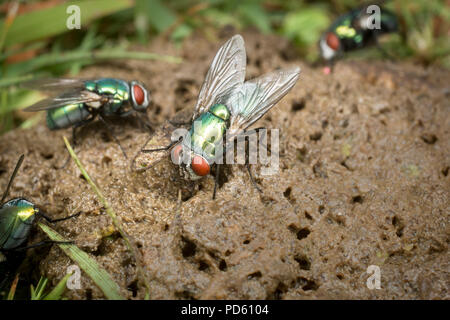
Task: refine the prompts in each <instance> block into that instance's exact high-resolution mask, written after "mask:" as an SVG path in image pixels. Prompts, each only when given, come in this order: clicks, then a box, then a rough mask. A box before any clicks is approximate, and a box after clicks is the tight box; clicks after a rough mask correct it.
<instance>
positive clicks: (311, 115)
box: [0, 32, 450, 299]
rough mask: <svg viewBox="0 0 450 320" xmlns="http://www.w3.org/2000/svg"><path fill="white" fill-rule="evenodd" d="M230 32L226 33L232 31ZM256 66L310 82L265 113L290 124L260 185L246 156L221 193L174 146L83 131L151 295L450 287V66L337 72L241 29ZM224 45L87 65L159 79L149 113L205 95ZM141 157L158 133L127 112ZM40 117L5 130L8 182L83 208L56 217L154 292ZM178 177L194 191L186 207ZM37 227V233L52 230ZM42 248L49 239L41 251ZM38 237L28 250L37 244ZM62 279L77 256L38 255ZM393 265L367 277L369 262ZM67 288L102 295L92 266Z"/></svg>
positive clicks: (394, 294)
mask: <svg viewBox="0 0 450 320" xmlns="http://www.w3.org/2000/svg"><path fill="white" fill-rule="evenodd" d="M231 35H232V34H230V33H228V34H224V35H223V37H222V38H221V39H220V43H223V42H224V41H225V40H226V39H227V38H228V37H229V36H231ZM243 36H244V39H245V41H246V49H247V55H248V69H247V78H253V77H255V76H258V75H261V74H263V73H265V72H268V71H272V70H274V69H276V68H278V67H286V66H294V65H299V66H300V67H301V68H302V73H301V75H300V80H299V81H298V82H297V84H296V86H295V87H294V88H293V90H292V91H291V92H290V93H289V94H288V95H287V96H286V97H285V98H284V99H283V100H282V101H281V102H280V103H279V104H278V105H277V106H276V107H275V108H273V109H272V110H271V111H270V112H269V113H268V114H267V115H266V116H265V117H263V118H262V119H261V120H260V121H259V122H258V123H257V126H266V127H268V128H279V129H280V152H281V155H280V171H279V174H277V175H273V176H267V177H262V176H261V175H260V169H261V168H260V166H253V167H252V170H253V172H254V175H255V176H256V178H257V179H256V180H257V182H258V183H259V185H260V186H261V187H262V188H263V194H260V193H259V192H258V191H257V190H256V189H255V188H254V187H253V186H252V184H251V181H250V179H249V176H248V174H247V172H246V169H245V167H244V166H242V165H236V166H228V167H227V168H226V169H225V177H223V179H222V181H221V186H220V188H219V189H218V193H217V199H216V200H215V201H213V200H212V199H211V197H212V190H213V187H214V177H213V176H208V177H207V178H204V179H202V180H200V182H198V183H193V182H186V181H184V180H182V179H181V178H180V176H179V174H178V169H177V168H176V166H175V165H173V164H172V163H171V162H170V160H169V159H168V160H167V161H163V162H161V163H160V165H158V166H156V167H155V168H153V169H150V170H147V171H145V172H143V173H136V172H132V171H131V169H130V159H129V160H126V159H125V158H124V156H123V155H122V153H121V151H120V149H119V148H118V146H117V144H116V143H115V142H114V141H113V140H111V139H110V138H109V136H108V134H107V131H106V130H105V128H104V127H103V126H102V125H101V123H93V124H90V125H88V126H86V127H85V128H83V129H82V130H81V133H80V135H79V139H78V140H79V145H78V146H77V147H76V152H77V154H78V155H79V157H80V159H81V161H82V162H83V164H84V165H85V167H86V169H87V171H88V172H89V174H90V175H91V177H92V178H93V179H95V181H96V182H97V184H98V185H99V186H100V188H101V189H102V190H103V192H104V194H105V195H106V196H107V198H108V200H109V201H110V202H111V204H112V207H113V208H114V209H115V211H116V212H117V214H118V215H119V216H120V218H121V220H122V222H123V224H124V227H125V230H126V232H127V233H128V234H130V235H131V236H132V237H133V238H134V239H135V240H136V242H137V244H138V247H139V248H140V250H141V253H142V255H143V258H144V262H145V267H146V272H147V275H148V278H149V279H150V282H151V283H150V284H151V298H152V299H185V298H193V299H311V298H327V299H352V298H359V299H381V298H385V299H394V298H403V299H421V298H425V299H428V298H431V299H449V298H450V297H449V293H448V288H449V279H450V277H449V270H450V269H449V255H448V243H449V228H448V223H449V219H448V217H449V209H450V206H449V190H450V185H449V179H450V177H449V174H448V173H449V166H450V154H449V147H450V145H449V138H450V131H449V130H450V117H449V112H450V103H449V97H450V91H449V87H448V84H449V83H450V76H449V73H448V71H445V70H440V69H438V68H424V67H421V66H417V65H413V64H411V63H404V62H402V63H400V62H397V63H394V62H388V61H376V62H373V61H370V62H367V61H365V62H364V61H357V62H351V61H347V62H340V63H338V64H337V65H336V68H335V70H334V73H333V74H331V75H329V76H327V75H324V74H323V73H322V72H321V69H313V68H311V67H309V66H307V65H306V64H305V63H304V62H302V61H301V60H297V58H296V57H295V54H294V53H293V50H292V49H291V48H290V47H289V45H288V44H287V42H286V41H285V40H281V39H279V38H277V37H273V36H269V37H267V36H261V35H259V34H255V33H252V32H248V33H244V34H243ZM219 46H220V44H219V43H212V42H209V41H207V40H206V39H204V38H201V37H193V38H192V39H190V40H189V41H187V42H186V43H185V45H184V46H183V47H182V48H181V49H175V48H174V47H172V46H170V45H168V44H167V43H166V42H165V41H163V40H158V41H155V42H154V43H153V44H152V45H151V46H150V47H148V48H141V49H143V50H149V51H152V52H159V53H168V54H174V55H181V56H182V57H183V59H184V62H183V63H181V64H179V65H175V64H168V63H165V62H158V61H130V62H123V61H120V62H116V63H104V64H99V65H96V66H92V67H89V68H87V69H86V70H84V71H83V72H82V74H81V75H80V77H82V78H90V77H94V78H95V77H117V78H124V79H129V80H131V79H139V80H141V81H142V82H143V83H145V84H146V86H147V87H148V88H149V89H150V90H151V92H152V97H153V102H154V104H153V105H152V107H151V108H150V109H149V111H148V117H149V119H150V120H151V122H153V123H155V124H161V123H163V121H164V120H166V119H168V118H170V117H172V116H173V115H174V114H175V112H177V111H179V110H181V109H183V108H184V107H188V106H191V107H192V106H193V105H194V104H195V101H196V98H197V94H198V92H199V89H200V86H201V84H202V81H203V78H204V75H205V73H206V70H207V68H208V67H209V63H210V61H211V60H212V57H213V56H214V54H215V52H216V51H217V49H218V48H219ZM114 122H115V124H116V125H115V126H114V132H115V134H116V135H117V136H118V138H119V140H120V142H121V144H122V146H123V147H124V149H125V150H126V152H127V153H128V155H129V157H130V158H131V157H134V156H135V155H136V154H137V153H138V151H139V150H140V148H141V147H142V146H143V145H144V143H145V141H146V140H147V139H148V137H149V132H147V131H146V130H145V129H142V128H139V126H138V125H137V123H136V122H133V121H130V120H124V119H122V120H115V121H114ZM63 135H65V136H67V137H70V135H71V132H70V130H65V131H64V130H63V131H56V132H51V131H49V130H48V129H47V128H46V126H45V123H44V121H42V123H41V124H40V125H38V126H36V127H34V128H32V129H30V130H15V131H12V132H9V133H8V134H6V135H4V136H2V137H0V150H1V155H0V180H1V184H0V187H1V190H3V189H4V187H5V185H6V182H7V180H8V178H9V172H10V171H11V170H12V168H13V166H14V165H15V162H16V161H17V158H18V156H19V155H20V154H21V153H25V155H26V158H25V162H24V165H23V167H22V170H21V172H20V173H19V175H18V177H17V179H16V181H15V184H14V186H13V188H12V190H11V196H24V197H26V198H27V199H29V200H31V201H33V202H35V203H36V204H38V205H39V206H41V207H42V208H45V210H46V212H48V214H49V215H50V216H52V217H62V216H64V215H67V214H68V213H73V212H75V211H79V210H81V211H82V215H81V216H80V217H78V218H76V219H74V220H69V221H64V222H62V223H60V224H58V225H57V226H55V228H56V230H58V232H60V233H61V234H63V235H64V236H65V237H67V238H69V239H74V240H75V242H76V244H77V245H78V246H79V247H80V248H82V249H83V250H85V251H87V252H88V253H90V255H91V256H92V257H94V258H95V259H96V260H97V262H98V263H99V264H100V265H101V266H103V267H104V268H105V269H106V270H107V271H108V272H109V273H110V274H111V275H112V277H113V278H114V280H115V281H116V282H117V283H118V284H119V285H120V288H121V293H122V294H123V295H124V296H125V297H127V298H136V299H142V298H144V295H145V288H144V286H143V284H142V283H140V282H139V281H138V280H137V277H136V266H135V261H134V260H133V259H131V257H130V255H129V254H128V252H127V250H126V247H125V244H124V241H123V239H121V238H120V236H119V235H118V233H117V232H114V231H113V229H111V226H112V222H111V220H110V218H109V217H108V215H107V214H106V213H105V211H104V208H102V206H101V205H100V204H99V201H98V200H97V199H96V197H95V195H94V193H93V192H92V191H91V189H90V187H89V186H88V184H87V183H86V181H85V180H84V179H83V178H82V177H81V174H80V172H79V170H78V169H77V168H76V166H75V164H74V163H73V162H70V164H69V165H68V166H67V167H65V168H64V169H57V167H58V166H61V165H62V164H63V163H64V161H65V160H66V158H67V155H68V154H67V151H66V149H65V147H64V143H63V140H62V138H61V137H62V136H63ZM178 190H182V202H181V207H179V204H178ZM44 237H45V236H44V235H43V233H42V232H35V233H34V234H33V237H32V238H31V239H30V241H31V242H33V241H37V240H39V239H42V238H44ZM37 252H40V251H37ZM36 254H38V253H36V251H34V252H33V251H30V252H29V255H36ZM35 260H37V261H38V266H39V270H40V272H41V273H42V274H44V275H46V276H47V277H49V278H50V279H51V280H52V281H51V282H52V284H53V285H55V284H56V283H57V281H58V280H59V279H61V277H62V276H63V275H64V274H65V273H66V269H67V267H68V266H70V265H71V264H73V262H72V261H71V260H70V259H69V258H68V257H67V256H66V255H65V254H64V253H63V252H62V251H61V250H60V249H59V248H58V247H57V246H53V247H52V248H51V249H50V250H47V251H45V252H44V253H41V255H40V256H39V257H38V258H36V259H35ZM370 265H377V266H379V267H380V271H381V289H379V290H377V289H375V290H369V289H368V287H367V285H366V280H367V278H368V277H369V274H368V273H367V272H366V271H367V268H368V266H370ZM81 286H82V289H80V290H67V291H66V295H67V296H68V297H69V298H71V299H86V298H89V299H90V298H92V299H96V298H103V297H104V296H103V294H102V292H101V291H100V289H98V288H97V287H96V286H95V284H94V283H93V282H92V280H90V278H88V277H87V276H86V275H85V274H83V275H82V281H81Z"/></svg>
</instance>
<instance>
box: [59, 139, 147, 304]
mask: <svg viewBox="0 0 450 320" xmlns="http://www.w3.org/2000/svg"><path fill="white" fill-rule="evenodd" d="M64 143H65V144H66V147H67V150H69V153H70V156H71V157H72V159H73V160H74V161H75V163H76V165H77V167H78V169H80V171H81V174H82V175H83V177H84V178H85V179H86V181H87V182H88V183H89V185H90V186H91V188H92V190H93V191H94V192H95V194H96V195H97V198H98V199H99V200H100V202H101V203H102V205H103V207H104V208H105V209H106V213H107V214H108V215H109V216H110V218H111V219H112V221H113V224H114V227H115V228H116V230H117V231H119V233H120V235H121V237H122V239H123V240H124V241H125V244H126V246H127V248H128V250H129V251H130V254H131V256H132V257H133V258H134V260H135V261H136V267H137V271H138V276H139V278H140V280H141V281H142V282H143V283H144V284H145V286H146V288H147V292H146V296H147V297H149V296H150V284H149V281H148V279H147V276H146V275H145V271H144V265H143V262H142V259H141V256H140V254H139V251H138V249H137V246H136V244H135V243H134V241H132V239H131V238H130V236H129V235H128V234H127V233H126V232H125V230H124V229H123V226H122V223H121V222H120V220H119V218H118V217H117V215H116V213H115V212H114V210H113V208H112V207H111V205H110V204H109V202H108V200H106V198H105V197H104V196H103V193H102V192H101V191H100V189H99V187H98V186H97V185H96V184H95V183H94V181H92V179H91V177H90V176H89V174H88V173H87V171H86V169H85V168H84V166H83V164H82V163H81V161H80V159H78V157H77V155H76V154H75V152H74V151H73V149H72V146H71V145H70V143H69V141H68V140H67V138H66V137H64Z"/></svg>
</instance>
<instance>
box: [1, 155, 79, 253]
mask: <svg viewBox="0 0 450 320" xmlns="http://www.w3.org/2000/svg"><path fill="white" fill-rule="evenodd" d="M23 159H24V155H22V156H20V158H19V161H18V162H17V164H16V167H15V169H14V171H13V173H12V175H11V178H10V180H9V182H8V185H7V187H6V190H5V192H4V193H3V197H2V199H1V201H0V262H3V261H5V260H6V257H7V256H8V254H9V253H11V252H15V251H23V250H26V249H29V248H35V247H39V246H42V245H45V244H50V243H55V242H54V241H50V240H45V241H42V242H39V243H35V244H32V245H29V246H24V244H25V242H26V241H27V239H28V236H29V235H30V231H31V228H32V226H33V224H34V222H35V220H36V218H37V217H42V218H44V219H45V220H47V221H48V222H50V223H54V222H58V221H63V220H67V219H70V218H73V217H75V216H78V215H79V213H77V214H74V215H71V216H68V217H65V218H61V219H52V218H50V217H48V216H47V215H46V214H44V213H43V212H42V211H41V210H40V209H39V208H38V207H37V206H36V205H34V204H33V203H32V202H30V201H28V200H26V199H24V198H14V199H11V200H9V201H6V202H5V200H6V197H7V196H8V193H9V189H10V188H11V185H12V183H13V181H14V178H15V177H16V174H17V172H18V171H19V168H20V166H21V165H22V162H23Z"/></svg>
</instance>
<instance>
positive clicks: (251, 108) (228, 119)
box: [138, 35, 300, 199]
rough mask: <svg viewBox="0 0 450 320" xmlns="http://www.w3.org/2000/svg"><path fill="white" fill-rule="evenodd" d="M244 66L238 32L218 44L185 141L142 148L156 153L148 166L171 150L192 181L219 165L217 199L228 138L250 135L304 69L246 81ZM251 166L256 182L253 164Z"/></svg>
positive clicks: (242, 40) (291, 69)
mask: <svg viewBox="0 0 450 320" xmlns="http://www.w3.org/2000/svg"><path fill="white" fill-rule="evenodd" d="M245 71H246V52H245V46H244V39H243V38H242V37H241V36H240V35H235V36H233V37H232V38H231V39H230V40H228V41H227V42H226V43H225V44H224V45H223V46H222V47H221V48H220V49H219V51H218V52H217V54H216V56H215V57H214V59H213V61H212V63H211V66H210V68H209V70H208V72H207V74H206V78H205V81H204V83H203V86H202V88H201V90H200V94H199V97H198V100H197V104H196V106H195V110H194V114H193V115H192V118H191V121H190V125H191V128H190V130H189V131H187V132H186V134H185V135H184V136H183V137H182V138H181V141H174V142H172V143H169V144H168V145H166V146H164V147H162V148H157V149H143V150H141V151H142V152H143V153H153V154H154V155H155V156H154V157H152V160H151V162H150V163H147V166H146V167H145V169H146V168H148V167H151V166H153V165H154V164H155V163H157V162H159V161H160V160H162V159H164V158H166V157H167V156H168V153H169V152H170V151H172V159H173V160H174V163H176V164H177V165H179V168H180V173H181V175H182V176H183V177H184V178H185V179H187V180H198V179H200V178H202V177H204V176H206V175H208V174H209V173H210V169H211V166H212V165H213V164H216V165H217V172H216V183H215V186H214V193H213V199H214V198H215V194H216V188H217V185H218V177H219V172H220V170H219V169H220V163H221V162H220V161H218V158H219V157H222V156H223V154H224V151H225V152H226V150H224V149H225V148H224V146H225V145H226V144H224V143H223V141H224V140H228V141H230V140H234V139H237V137H240V136H242V135H243V134H245V132H246V130H247V129H248V128H249V127H250V126H251V125H252V124H254V123H255V122H256V121H257V120H258V119H260V118H261V117H262V116H264V114H266V113H267V112H268V111H269V110H270V109H271V108H272V107H273V106H274V105H275V104H276V103H277V102H278V101H279V100H280V99H282V98H283V97H284V96H285V95H286V94H287V93H288V92H289V90H291V88H292V87H293V86H294V84H295V83H296V81H297V79H298V77H299V74H300V68H298V67H294V68H290V69H282V70H278V71H274V72H271V73H268V74H265V75H263V76H261V77H259V78H256V79H252V80H249V81H244V80H245ZM186 158H187V159H188V160H187V161H186ZM247 168H248V172H249V174H250V178H251V180H252V182H254V180H253V177H252V176H251V171H250V168H249V166H248V165H247ZM139 169H142V168H139ZM139 169H138V170H139ZM254 185H255V187H257V185H256V184H255V183H254ZM257 189H258V190H259V188H258V187H257Z"/></svg>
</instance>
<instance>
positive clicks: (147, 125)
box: [120, 110, 157, 130]
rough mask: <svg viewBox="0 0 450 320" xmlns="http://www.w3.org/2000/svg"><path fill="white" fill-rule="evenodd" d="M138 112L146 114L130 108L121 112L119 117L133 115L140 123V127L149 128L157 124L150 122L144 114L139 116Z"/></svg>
mask: <svg viewBox="0 0 450 320" xmlns="http://www.w3.org/2000/svg"><path fill="white" fill-rule="evenodd" d="M139 114H144V115H146V113H144V112H137V111H135V110H130V111H127V112H125V113H122V114H121V115H120V117H122V118H127V117H129V116H131V115H133V116H134V118H135V119H136V120H137V121H138V122H139V123H140V125H141V126H142V127H145V128H147V129H148V130H151V129H152V128H154V127H156V126H157V125H156V123H152V122H151V121H149V120H148V119H147V117H145V116H140V115H139ZM144 117H145V119H143V118H144Z"/></svg>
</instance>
